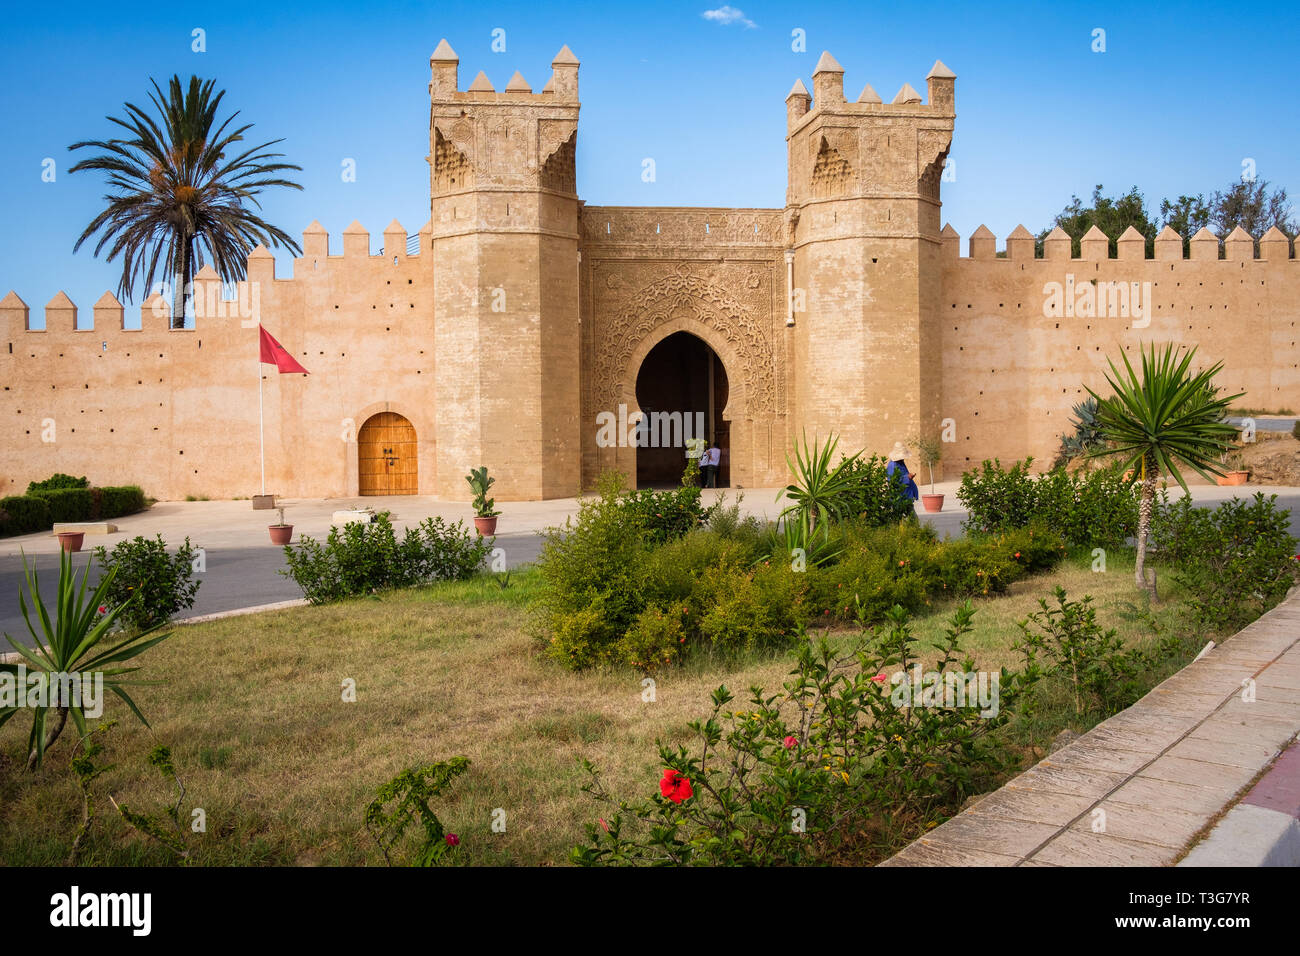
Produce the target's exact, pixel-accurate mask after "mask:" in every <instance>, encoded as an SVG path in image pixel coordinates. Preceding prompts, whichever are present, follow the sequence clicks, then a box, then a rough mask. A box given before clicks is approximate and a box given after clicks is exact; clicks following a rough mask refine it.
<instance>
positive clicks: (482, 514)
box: [465, 465, 501, 536]
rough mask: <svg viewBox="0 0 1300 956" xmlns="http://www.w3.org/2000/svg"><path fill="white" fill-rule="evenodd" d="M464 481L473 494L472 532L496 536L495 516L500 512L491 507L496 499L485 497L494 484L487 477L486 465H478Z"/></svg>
mask: <svg viewBox="0 0 1300 956" xmlns="http://www.w3.org/2000/svg"><path fill="white" fill-rule="evenodd" d="M465 481H467V482H468V483H469V488H470V491H472V492H473V493H474V530H475V531H477V532H478V533H479V534H480V535H483V536H489V535H494V534H496V533H497V516H498V515H499V514H501V512H499V511H497V510H496V509H495V508H494V507H493V505H495V504H496V499H495V498H489V497H488V496H487V493H488V489H489V488H491V487H492V486H493V485H494V484H496V479H495V478H489V477H488V470H487V465H479V467H477V468H473V469H471V470H470V473H469V474H468V475H466V476H465Z"/></svg>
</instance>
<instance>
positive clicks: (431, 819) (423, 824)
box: [365, 757, 469, 866]
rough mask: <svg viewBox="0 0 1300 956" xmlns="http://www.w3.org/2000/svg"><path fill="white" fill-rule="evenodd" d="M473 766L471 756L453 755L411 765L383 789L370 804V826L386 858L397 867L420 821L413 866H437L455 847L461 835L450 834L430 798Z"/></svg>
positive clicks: (440, 794) (368, 808) (367, 826)
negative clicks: (403, 849) (428, 762)
mask: <svg viewBox="0 0 1300 956" xmlns="http://www.w3.org/2000/svg"><path fill="white" fill-rule="evenodd" d="M468 769H469V758H467V757H452V758H451V759H450V760H440V761H438V762H437V763H431V764H429V765H427V766H423V767H410V768H408V769H406V770H403V771H402V772H401V773H399V774H398V775H397V776H396V777H394V778H393V779H392V780H389V781H388V782H387V783H385V784H384V785H383V786H382V787H380V788H379V790H378V792H377V793H376V795H375V799H374V800H372V801H371V802H370V804H369V806H367V807H366V818H365V819H366V829H367V830H369V831H370V835H371V836H373V837H374V838H375V842H376V843H378V844H379V849H380V850H381V851H383V854H384V859H385V860H386V861H387V862H388V865H389V866H394V865H395V862H394V857H397V858H398V860H401V859H402V855H401V854H399V852H398V851H399V850H400V849H402V846H403V844H404V843H409V842H410V840H409V837H407V832H408V831H410V830H412V829H413V827H412V826H411V825H412V824H418V829H417V833H418V835H417V845H416V847H415V848H414V849H413V850H411V851H409V856H408V857H407V858H408V859H409V860H410V865H411V866H437V865H438V864H439V863H441V862H442V861H443V860H444V859H446V858H447V856H448V855H449V854H451V853H452V852H454V850H455V848H456V847H458V846H460V837H458V836H457V835H456V834H454V833H448V832H446V830H445V829H444V828H443V823H442V821H441V820H440V819H438V814H437V813H435V812H434V810H433V808H432V807H431V806H429V801H430V800H432V799H433V798H434V797H440V796H442V794H443V791H445V790H446V789H447V788H448V787H449V786H451V783H452V781H453V780H455V779H456V778H457V777H459V776H460V775H461V774H463V773H464V772H465V771H466V770H468Z"/></svg>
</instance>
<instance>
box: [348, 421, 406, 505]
mask: <svg viewBox="0 0 1300 956" xmlns="http://www.w3.org/2000/svg"><path fill="white" fill-rule="evenodd" d="M417 448H418V445H417V442H416V439H415V427H414V426H413V425H412V424H411V423H410V422H409V421H407V420H406V419H405V418H403V417H402V416H401V415H398V414H397V413H396V412H380V413H379V414H377V415H372V416H371V417H370V418H368V419H366V423H365V424H364V425H362V426H361V431H360V433H359V434H358V435H357V478H358V486H359V490H360V493H361V494H363V495H413V494H416V493H417V489H418V487H419V459H418V458H417V454H416V452H417Z"/></svg>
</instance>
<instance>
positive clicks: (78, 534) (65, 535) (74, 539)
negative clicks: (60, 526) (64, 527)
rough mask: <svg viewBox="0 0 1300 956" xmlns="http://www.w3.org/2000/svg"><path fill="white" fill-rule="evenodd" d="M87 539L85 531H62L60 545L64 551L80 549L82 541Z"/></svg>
mask: <svg viewBox="0 0 1300 956" xmlns="http://www.w3.org/2000/svg"><path fill="white" fill-rule="evenodd" d="M85 539H86V532H84V531H60V532H59V546H60V547H62V548H63V550H64V551H80V550H81V543H82V542H83V541H85Z"/></svg>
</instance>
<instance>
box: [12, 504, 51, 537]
mask: <svg viewBox="0 0 1300 956" xmlns="http://www.w3.org/2000/svg"><path fill="white" fill-rule="evenodd" d="M0 511H3V512H4V513H5V515H6V520H5V533H6V534H31V533H32V532H34V531H49V530H50V528H51V527H53V525H54V520H53V519H52V518H51V517H50V504H49V502H48V501H46V500H45V499H44V498H39V497H36V496H35V495H14V496H12V497H9V498H0Z"/></svg>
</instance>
